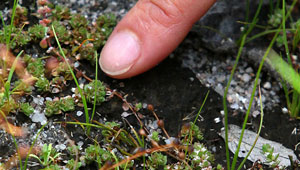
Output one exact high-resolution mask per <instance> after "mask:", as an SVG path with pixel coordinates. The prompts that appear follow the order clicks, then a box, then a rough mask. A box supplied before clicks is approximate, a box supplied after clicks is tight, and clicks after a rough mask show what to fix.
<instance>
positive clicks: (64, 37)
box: [52, 21, 71, 43]
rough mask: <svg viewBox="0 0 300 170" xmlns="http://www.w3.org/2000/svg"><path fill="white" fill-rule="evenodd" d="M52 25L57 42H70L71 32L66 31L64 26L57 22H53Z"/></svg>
mask: <svg viewBox="0 0 300 170" xmlns="http://www.w3.org/2000/svg"><path fill="white" fill-rule="evenodd" d="M52 25H53V27H54V28H55V32H56V35H57V38H58V40H59V42H61V43H65V42H69V41H70V40H71V32H70V31H68V30H67V28H66V26H65V25H62V23H61V22H59V21H53V22H52Z"/></svg>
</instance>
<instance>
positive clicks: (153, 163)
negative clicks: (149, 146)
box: [148, 152, 167, 170]
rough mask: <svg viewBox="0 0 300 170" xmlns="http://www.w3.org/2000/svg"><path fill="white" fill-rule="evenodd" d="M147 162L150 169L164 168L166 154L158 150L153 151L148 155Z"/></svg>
mask: <svg viewBox="0 0 300 170" xmlns="http://www.w3.org/2000/svg"><path fill="white" fill-rule="evenodd" d="M148 164H149V169H151V170H155V169H160V168H164V167H165V166H166V165H167V156H166V155H163V154H162V153H159V152H154V153H152V154H151V156H149V161H148Z"/></svg>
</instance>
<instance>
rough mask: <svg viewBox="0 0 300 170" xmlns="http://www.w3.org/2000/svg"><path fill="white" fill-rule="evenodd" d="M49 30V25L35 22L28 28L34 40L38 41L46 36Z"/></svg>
mask: <svg viewBox="0 0 300 170" xmlns="http://www.w3.org/2000/svg"><path fill="white" fill-rule="evenodd" d="M47 30H48V28H47V27H44V26H43V25H41V24H35V25H34V26H32V27H29V28H28V33H29V36H30V37H31V38H32V40H34V41H37V40H40V39H42V38H44V37H45V35H46V33H47Z"/></svg>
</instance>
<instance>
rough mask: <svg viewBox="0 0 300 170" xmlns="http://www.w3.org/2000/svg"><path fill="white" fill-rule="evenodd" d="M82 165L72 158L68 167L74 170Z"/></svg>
mask: <svg viewBox="0 0 300 170" xmlns="http://www.w3.org/2000/svg"><path fill="white" fill-rule="evenodd" d="M81 166H82V163H81V162H75V160H74V159H73V158H72V159H70V160H68V162H67V165H66V167H67V168H69V169H72V170H78V169H79V168H80V167H81Z"/></svg>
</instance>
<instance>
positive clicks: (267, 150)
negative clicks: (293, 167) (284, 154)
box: [262, 144, 280, 168]
mask: <svg viewBox="0 0 300 170" xmlns="http://www.w3.org/2000/svg"><path fill="white" fill-rule="evenodd" d="M262 153H263V154H264V155H265V156H266V163H268V164H270V165H271V167H272V168H275V167H277V166H278V165H279V163H280V161H279V160H278V157H279V154H275V153H274V148H273V147H271V146H270V145H269V144H264V145H263V146H262Z"/></svg>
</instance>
